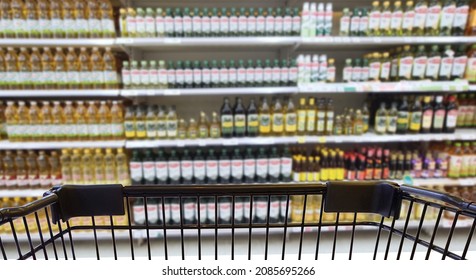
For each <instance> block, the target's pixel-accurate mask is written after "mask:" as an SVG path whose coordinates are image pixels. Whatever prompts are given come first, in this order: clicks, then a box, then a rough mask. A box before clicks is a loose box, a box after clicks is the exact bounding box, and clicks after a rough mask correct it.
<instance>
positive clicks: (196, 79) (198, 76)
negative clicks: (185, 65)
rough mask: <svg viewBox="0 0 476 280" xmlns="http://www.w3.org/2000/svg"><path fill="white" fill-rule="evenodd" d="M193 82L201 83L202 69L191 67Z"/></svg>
mask: <svg viewBox="0 0 476 280" xmlns="http://www.w3.org/2000/svg"><path fill="white" fill-rule="evenodd" d="M193 83H194V84H197V85H200V84H202V70H200V69H193Z"/></svg>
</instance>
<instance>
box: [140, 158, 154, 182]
mask: <svg viewBox="0 0 476 280" xmlns="http://www.w3.org/2000/svg"><path fill="white" fill-rule="evenodd" d="M142 169H143V172H144V179H145V181H146V182H154V181H155V163H154V162H153V161H144V162H142Z"/></svg>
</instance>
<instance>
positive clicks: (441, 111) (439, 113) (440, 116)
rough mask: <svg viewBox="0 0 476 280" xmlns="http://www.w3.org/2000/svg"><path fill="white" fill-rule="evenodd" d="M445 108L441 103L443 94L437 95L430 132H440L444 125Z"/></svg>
mask: <svg viewBox="0 0 476 280" xmlns="http://www.w3.org/2000/svg"><path fill="white" fill-rule="evenodd" d="M445 116H446V108H445V105H444V104H443V96H437V97H436V99H435V106H434V108H433V124H432V132H433V133H441V132H443V127H444V125H445Z"/></svg>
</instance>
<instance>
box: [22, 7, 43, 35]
mask: <svg viewBox="0 0 476 280" xmlns="http://www.w3.org/2000/svg"><path fill="white" fill-rule="evenodd" d="M25 14H26V28H27V36H28V38H40V36H41V32H40V26H39V19H38V7H37V3H36V1H25Z"/></svg>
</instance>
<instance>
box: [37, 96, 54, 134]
mask: <svg viewBox="0 0 476 280" xmlns="http://www.w3.org/2000/svg"><path fill="white" fill-rule="evenodd" d="M40 119H41V128H40V135H41V139H42V140H45V141H51V140H54V139H55V135H54V134H53V133H54V130H53V117H52V115H51V106H50V102H49V101H44V102H43V104H42V106H41V110H40Z"/></svg>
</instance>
